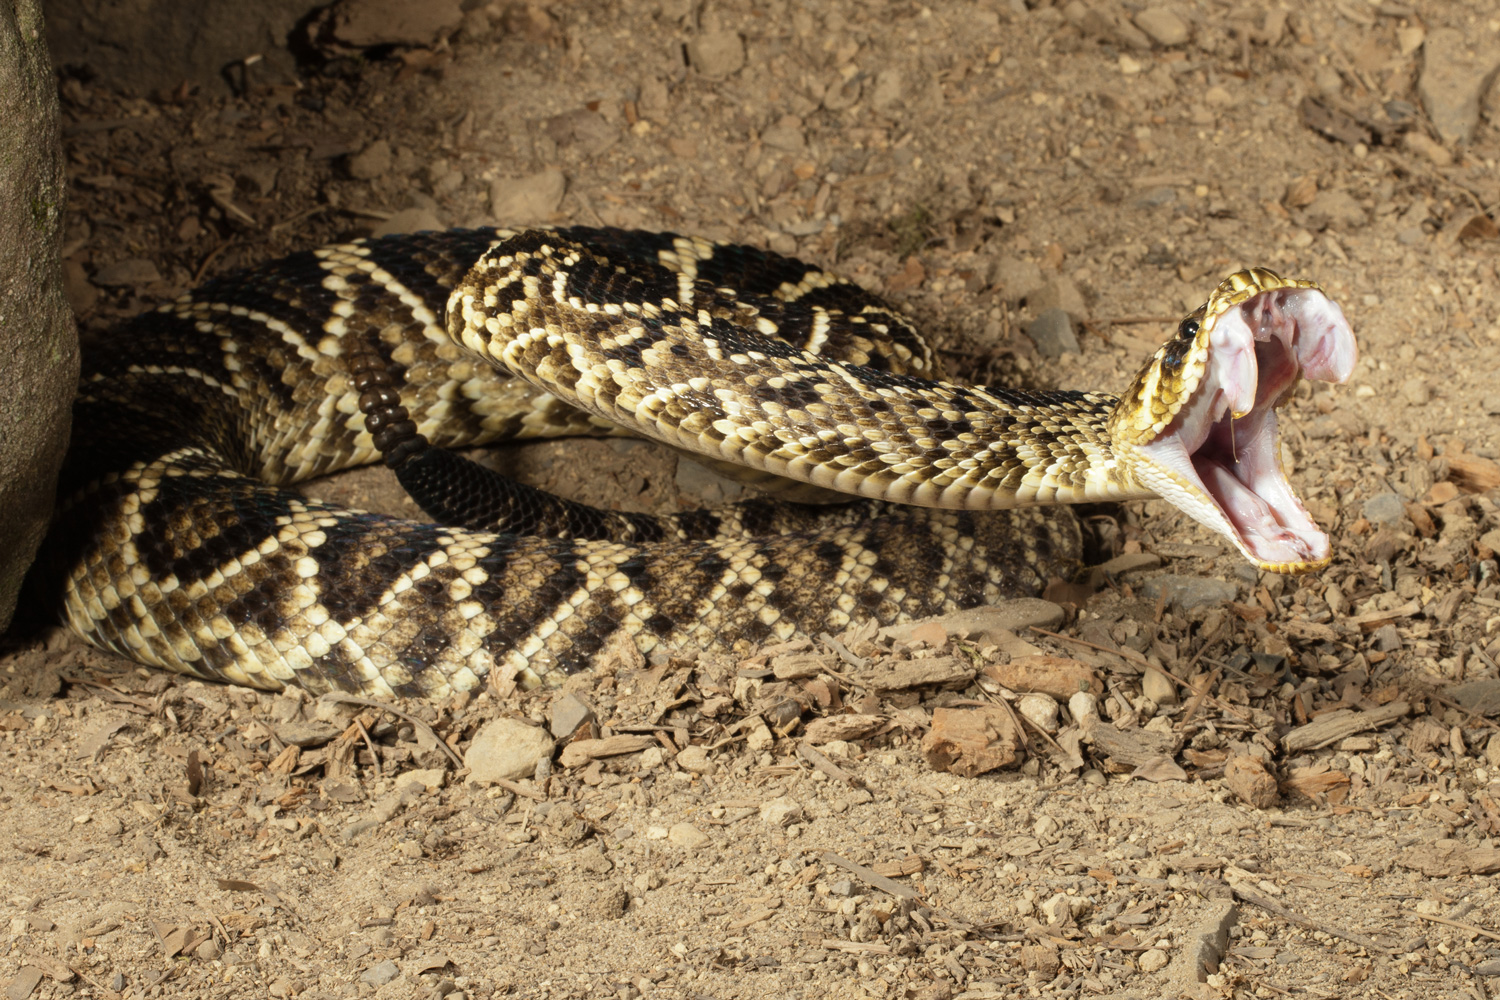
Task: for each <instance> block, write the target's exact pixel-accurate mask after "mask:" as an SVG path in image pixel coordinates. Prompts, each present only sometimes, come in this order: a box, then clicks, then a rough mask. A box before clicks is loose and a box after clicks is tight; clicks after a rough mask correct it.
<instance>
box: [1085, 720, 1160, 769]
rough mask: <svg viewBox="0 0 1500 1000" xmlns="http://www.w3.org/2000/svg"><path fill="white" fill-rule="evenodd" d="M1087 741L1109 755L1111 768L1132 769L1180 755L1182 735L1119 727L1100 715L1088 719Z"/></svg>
mask: <svg viewBox="0 0 1500 1000" xmlns="http://www.w3.org/2000/svg"><path fill="white" fill-rule="evenodd" d="M1080 728H1081V730H1082V732H1083V742H1085V743H1087V744H1088V745H1090V746H1092V747H1093V748H1094V750H1095V752H1097V753H1099V754H1101V755H1103V756H1104V757H1105V758H1106V765H1107V769H1108V770H1110V771H1114V772H1116V773H1118V772H1121V771H1131V770H1134V769H1135V768H1137V767H1140V766H1141V765H1142V764H1145V763H1147V762H1149V761H1153V760H1155V759H1156V758H1158V757H1163V756H1165V757H1176V755H1177V751H1178V750H1180V749H1182V737H1180V736H1178V735H1176V734H1174V733H1158V732H1153V731H1151V730H1149V729H1116V728H1115V727H1114V726H1112V725H1110V724H1109V723H1107V722H1104V721H1103V720H1102V719H1100V718H1099V717H1098V716H1091V717H1089V718H1087V719H1085V720H1084V722H1083V724H1082V726H1081V727H1080Z"/></svg>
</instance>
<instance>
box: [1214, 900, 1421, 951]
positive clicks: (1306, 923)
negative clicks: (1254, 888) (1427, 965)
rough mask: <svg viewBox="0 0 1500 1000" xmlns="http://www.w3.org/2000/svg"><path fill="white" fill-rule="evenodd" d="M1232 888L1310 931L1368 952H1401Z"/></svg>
mask: <svg viewBox="0 0 1500 1000" xmlns="http://www.w3.org/2000/svg"><path fill="white" fill-rule="evenodd" d="M1230 888H1231V889H1232V890H1233V891H1234V895H1235V898H1237V899H1241V900H1244V901H1245V902H1247V903H1249V904H1250V905H1251V906H1258V907H1260V908H1261V909H1262V910H1265V911H1266V912H1268V913H1274V914H1276V915H1277V916H1278V917H1280V918H1281V919H1283V920H1287V921H1290V922H1291V923H1294V924H1297V925H1298V926H1301V927H1306V928H1308V929H1309V930H1314V931H1322V932H1323V933H1324V934H1330V935H1332V936H1333V937H1339V938H1343V939H1344V940H1345V941H1352V942H1353V943H1355V944H1357V945H1359V946H1360V947H1361V948H1364V949H1365V950H1366V951H1375V952H1379V953H1381V954H1382V955H1396V954H1399V953H1400V951H1401V949H1400V948H1391V947H1389V946H1387V945H1383V944H1381V943H1379V942H1378V941H1376V940H1375V939H1374V938H1367V937H1365V936H1364V935H1363V934H1356V933H1354V932H1353V931H1346V930H1344V929H1343V928H1341V927H1335V926H1334V925H1332V924H1322V923H1319V922H1318V921H1316V920H1314V919H1312V918H1311V917H1304V916H1303V915H1302V914H1300V913H1297V912H1296V911H1295V910H1289V909H1287V908H1286V907H1285V906H1282V905H1281V904H1280V903H1278V902H1276V901H1275V900H1271V899H1267V898H1266V897H1265V896H1262V895H1260V894H1259V893H1255V892H1250V891H1249V890H1248V889H1241V888H1240V887H1239V886H1231V887H1230Z"/></svg>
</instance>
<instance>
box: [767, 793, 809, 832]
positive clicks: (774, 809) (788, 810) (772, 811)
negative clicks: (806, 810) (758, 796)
mask: <svg viewBox="0 0 1500 1000" xmlns="http://www.w3.org/2000/svg"><path fill="white" fill-rule="evenodd" d="M801 818H802V807H801V806H800V805H798V804H797V802H796V800H794V799H791V798H788V797H787V796H785V795H783V796H781V797H780V798H775V799H772V800H771V801H769V802H763V803H761V807H760V820H761V822H762V823H768V824H770V825H771V826H791V825H792V824H793V823H795V822H797V821H798V820H800V819H801Z"/></svg>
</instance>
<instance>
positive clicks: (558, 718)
mask: <svg viewBox="0 0 1500 1000" xmlns="http://www.w3.org/2000/svg"><path fill="white" fill-rule="evenodd" d="M594 718H595V716H594V709H593V707H592V706H591V705H590V704H589V703H588V702H586V701H584V700H583V699H582V698H580V697H578V695H576V694H568V695H564V696H563V697H561V698H559V699H557V700H556V701H554V702H553V703H552V711H551V713H550V715H549V718H548V720H547V728H548V729H549V730H551V732H552V735H553V736H555V737H557V738H558V739H563V738H565V737H568V736H572V735H573V734H574V733H575V732H577V731H578V727H579V726H581V725H583V724H584V723H585V722H592V721H593V720H594Z"/></svg>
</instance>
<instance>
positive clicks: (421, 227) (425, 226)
mask: <svg viewBox="0 0 1500 1000" xmlns="http://www.w3.org/2000/svg"><path fill="white" fill-rule="evenodd" d="M444 228H446V227H445V226H444V225H443V220H442V219H439V218H438V216H437V213H436V212H434V211H433V210H432V209H430V208H403V209H402V210H401V211H399V212H397V213H396V214H395V215H392V216H391V217H390V218H389V219H386V220H385V221H384V222H382V223H380V224H379V225H378V226H376V227H375V228H374V229H372V230H370V235H371V236H394V235H396V234H397V233H425V232H436V231H437V230H439V229H444Z"/></svg>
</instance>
